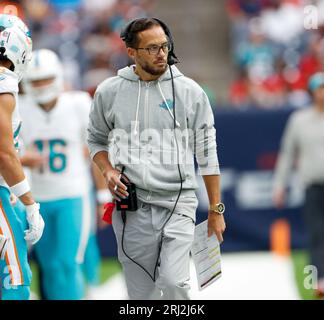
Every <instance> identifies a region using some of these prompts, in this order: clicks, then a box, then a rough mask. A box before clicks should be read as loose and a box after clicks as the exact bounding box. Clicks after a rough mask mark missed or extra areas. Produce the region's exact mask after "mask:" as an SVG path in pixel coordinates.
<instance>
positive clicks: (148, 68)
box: [141, 63, 168, 76]
mask: <svg viewBox="0 0 324 320" xmlns="http://www.w3.org/2000/svg"><path fill="white" fill-rule="evenodd" d="M141 67H142V69H143V70H144V71H145V72H147V73H149V74H151V75H153V76H160V75H162V74H163V73H164V72H165V71H166V69H167V67H168V65H167V64H165V67H164V68H163V69H156V68H154V67H151V66H149V65H148V64H147V63H143V64H141Z"/></svg>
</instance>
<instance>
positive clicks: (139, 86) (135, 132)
mask: <svg viewBox="0 0 324 320" xmlns="http://www.w3.org/2000/svg"><path fill="white" fill-rule="evenodd" d="M140 99H141V81H140V80H138V94H137V106H136V118H135V129H134V134H135V135H137V132H138V131H137V127H138V111H139V104H140Z"/></svg>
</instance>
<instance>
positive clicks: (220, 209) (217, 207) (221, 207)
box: [208, 202, 225, 215]
mask: <svg viewBox="0 0 324 320" xmlns="http://www.w3.org/2000/svg"><path fill="white" fill-rule="evenodd" d="M208 211H211V212H215V213H217V214H219V215H221V214H224V212H225V204H224V203H222V202H219V203H216V204H211V205H209V207H208Z"/></svg>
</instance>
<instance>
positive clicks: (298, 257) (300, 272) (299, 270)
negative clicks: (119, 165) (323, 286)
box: [31, 251, 324, 300]
mask: <svg viewBox="0 0 324 320" xmlns="http://www.w3.org/2000/svg"><path fill="white" fill-rule="evenodd" d="M291 258H292V262H293V266H294V272H295V279H296V285H297V288H298V291H299V294H300V297H301V298H302V299H304V300H311V299H314V292H313V290H312V289H305V287H304V279H305V276H306V275H305V274H304V267H305V266H307V265H308V264H309V262H308V254H307V252H305V251H293V252H292V255H291ZM31 268H32V271H33V281H32V286H31V290H32V291H33V292H34V293H36V294H37V295H38V268H37V266H36V264H35V263H34V262H31ZM120 271H121V267H120V264H119V262H118V261H117V259H113V258H111V259H104V260H103V261H102V265H101V272H100V283H104V282H106V281H107V280H108V279H109V278H110V277H112V276H113V275H115V274H116V273H118V272H120ZM323 300H324V299H323Z"/></svg>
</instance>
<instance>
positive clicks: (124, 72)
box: [117, 64, 183, 82]
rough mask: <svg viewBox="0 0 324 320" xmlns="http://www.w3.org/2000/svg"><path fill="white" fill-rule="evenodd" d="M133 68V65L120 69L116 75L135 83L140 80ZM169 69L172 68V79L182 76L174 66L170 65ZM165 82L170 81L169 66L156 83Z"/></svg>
mask: <svg viewBox="0 0 324 320" xmlns="http://www.w3.org/2000/svg"><path fill="white" fill-rule="evenodd" d="M134 68H135V65H134V64H133V65H131V66H128V67H125V68H123V69H120V70H118V73H117V75H118V76H120V77H122V78H124V79H126V80H129V81H136V82H137V81H139V80H140V78H139V76H138V75H137V74H136V73H135V72H134ZM171 68H172V73H173V78H178V77H181V76H183V74H182V73H181V72H180V71H179V69H178V68H177V67H176V66H175V65H172V66H171ZM166 80H171V72H170V66H169V67H168V68H167V70H166V71H165V72H164V73H163V74H162V75H161V76H160V78H159V79H158V81H166Z"/></svg>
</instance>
